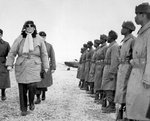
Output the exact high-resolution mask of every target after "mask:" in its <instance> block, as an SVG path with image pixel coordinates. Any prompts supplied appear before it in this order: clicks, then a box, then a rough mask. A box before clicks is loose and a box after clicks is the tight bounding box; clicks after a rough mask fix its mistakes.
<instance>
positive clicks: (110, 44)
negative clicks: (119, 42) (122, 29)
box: [108, 41, 116, 47]
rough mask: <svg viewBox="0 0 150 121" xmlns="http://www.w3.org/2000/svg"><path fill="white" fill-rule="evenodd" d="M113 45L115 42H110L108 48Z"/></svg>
mask: <svg viewBox="0 0 150 121" xmlns="http://www.w3.org/2000/svg"><path fill="white" fill-rule="evenodd" d="M115 43H116V41H113V42H111V43H110V44H109V46H108V47H111V46H112V45H114V44H115Z"/></svg>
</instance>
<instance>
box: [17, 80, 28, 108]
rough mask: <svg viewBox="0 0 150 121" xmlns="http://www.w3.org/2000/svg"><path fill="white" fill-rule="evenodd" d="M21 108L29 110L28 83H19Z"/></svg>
mask: <svg viewBox="0 0 150 121" xmlns="http://www.w3.org/2000/svg"><path fill="white" fill-rule="evenodd" d="M18 88H19V100H20V110H21V111H27V84H22V83H18Z"/></svg>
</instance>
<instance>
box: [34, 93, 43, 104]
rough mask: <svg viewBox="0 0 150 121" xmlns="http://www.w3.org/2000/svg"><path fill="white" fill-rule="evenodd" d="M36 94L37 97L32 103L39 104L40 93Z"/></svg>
mask: <svg viewBox="0 0 150 121" xmlns="http://www.w3.org/2000/svg"><path fill="white" fill-rule="evenodd" d="M36 96H37V99H36V101H35V102H34V103H35V104H40V103H41V99H40V94H37V95H36Z"/></svg>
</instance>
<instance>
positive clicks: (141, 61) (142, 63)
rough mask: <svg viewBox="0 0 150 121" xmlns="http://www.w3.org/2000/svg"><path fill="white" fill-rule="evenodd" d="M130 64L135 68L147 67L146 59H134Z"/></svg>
mask: <svg viewBox="0 0 150 121" xmlns="http://www.w3.org/2000/svg"><path fill="white" fill-rule="evenodd" d="M130 63H131V65H132V66H133V68H141V67H143V66H145V64H146V59H145V58H133V59H132V60H131V61H130Z"/></svg>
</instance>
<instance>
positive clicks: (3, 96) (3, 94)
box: [1, 89, 6, 101]
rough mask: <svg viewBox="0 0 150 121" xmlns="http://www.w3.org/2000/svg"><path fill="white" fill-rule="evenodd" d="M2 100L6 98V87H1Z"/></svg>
mask: <svg viewBox="0 0 150 121" xmlns="http://www.w3.org/2000/svg"><path fill="white" fill-rule="evenodd" d="M1 100H2V101H4V100H6V93H5V89H1Z"/></svg>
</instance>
